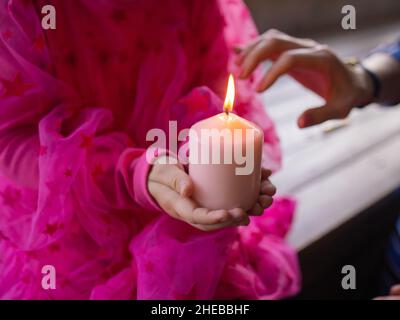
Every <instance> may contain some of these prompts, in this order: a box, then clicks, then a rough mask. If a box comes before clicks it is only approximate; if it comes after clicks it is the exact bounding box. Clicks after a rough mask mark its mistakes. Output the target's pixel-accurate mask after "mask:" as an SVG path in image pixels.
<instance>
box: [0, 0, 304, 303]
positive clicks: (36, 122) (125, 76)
mask: <svg viewBox="0 0 400 320" xmlns="http://www.w3.org/2000/svg"><path fill="white" fill-rule="evenodd" d="M48 4H51V5H53V6H55V8H56V10H57V29H56V30H47V31H44V30H43V29H42V28H41V17H42V15H41V8H42V6H44V5H48ZM256 35H257V33H256V29H255V27H254V25H253V23H252V21H251V17H250V16H249V13H248V11H247V9H246V8H245V6H244V5H243V3H242V2H241V1H235V0H225V1H223V0H220V1H217V0H215V1H214V0H206V1H205V0H192V1H187V0H163V1H159V0H141V1H139V0H138V1H123V0H74V1H69V0H32V1H29V0H0V298H2V299H277V298H283V297H287V296H290V295H293V294H295V293H296V292H297V291H298V290H299V285H300V276H299V269H298V263H297V258H296V254H295V252H294V251H293V250H292V249H291V248H290V247H289V246H287V245H286V244H285V243H284V240H283V238H284V236H285V234H286V232H287V231H288V229H289V227H290V224H291V220H292V215H293V212H294V203H293V201H292V200H290V199H289V198H277V199H276V200H275V203H274V204H273V206H272V207H271V208H269V209H268V210H266V211H265V214H264V215H263V216H262V217H259V218H253V220H252V223H251V224H250V226H248V227H240V228H230V229H224V230H219V231H216V232H210V233H207V232H202V231H199V230H196V229H194V228H192V227H191V226H189V225H187V224H185V223H184V222H181V221H177V220H174V219H172V218H171V217H169V216H168V215H167V214H166V213H165V212H162V210H160V209H159V207H158V205H157V204H156V203H154V201H153V199H152V198H151V196H150V195H149V194H148V191H147V189H146V179H147V174H148V172H149V169H150V166H149V164H148V163H147V162H146V157H145V150H146V148H147V147H148V146H149V144H150V143H151V142H146V133H147V132H148V130H150V129H152V128H163V129H167V128H168V121H169V120H176V121H178V125H179V127H180V128H188V127H189V126H191V125H192V124H193V123H195V122H196V121H198V120H200V119H203V118H205V117H208V116H211V115H214V114H216V113H217V112H220V108H221V105H222V104H221V98H223V96H224V94H225V89H226V81H227V76H228V73H229V72H233V73H235V74H236V73H237V70H236V68H235V65H234V63H233V54H232V46H233V45H240V44H244V43H247V42H248V41H250V39H252V38H254V37H255V36H256ZM237 86H238V88H237V104H236V106H235V108H236V112H237V113H238V114H239V115H241V116H243V117H245V118H247V119H249V120H251V121H254V122H256V123H258V124H259V125H260V126H261V127H262V128H263V130H264V133H265V149H264V164H265V165H266V166H267V167H269V168H272V169H274V170H277V169H278V168H279V163H280V157H281V155H280V150H279V143H278V138H277V136H276V134H275V131H274V126H273V123H272V122H271V120H270V119H269V118H268V117H267V115H266V114H265V113H264V110H263V106H262V104H261V103H260V102H259V101H258V100H257V98H256V96H255V93H254V91H253V89H252V88H253V79H250V80H249V81H239V82H238V83H237ZM45 265H53V266H54V267H55V269H56V289H55V290H44V289H43V288H42V286H41V280H42V277H43V274H42V267H43V266H45Z"/></svg>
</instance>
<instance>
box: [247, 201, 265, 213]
mask: <svg viewBox="0 0 400 320" xmlns="http://www.w3.org/2000/svg"><path fill="white" fill-rule="evenodd" d="M263 212H264V209H263V207H262V206H261V205H260V204H259V203H258V202H257V203H256V204H255V205H254V207H253V208H252V209H251V210H250V211H249V214H250V215H252V216H260V215H262V214H263Z"/></svg>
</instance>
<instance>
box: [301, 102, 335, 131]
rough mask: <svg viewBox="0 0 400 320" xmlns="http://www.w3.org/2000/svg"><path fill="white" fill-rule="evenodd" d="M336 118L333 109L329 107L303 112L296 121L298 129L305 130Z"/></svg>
mask: <svg viewBox="0 0 400 320" xmlns="http://www.w3.org/2000/svg"><path fill="white" fill-rule="evenodd" d="M336 118H338V116H337V114H336V113H335V111H334V108H333V107H331V106H330V105H324V106H322V107H317V108H311V109H308V110H306V111H304V112H303V114H302V115H301V116H300V117H299V119H298V121H297V125H298V126H299V128H307V127H310V126H313V125H317V124H320V123H323V122H325V121H327V120H331V119H336Z"/></svg>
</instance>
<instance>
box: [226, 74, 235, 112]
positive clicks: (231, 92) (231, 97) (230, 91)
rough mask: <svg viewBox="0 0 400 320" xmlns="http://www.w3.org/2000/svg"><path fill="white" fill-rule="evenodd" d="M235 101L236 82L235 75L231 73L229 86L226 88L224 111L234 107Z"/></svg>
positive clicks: (229, 110)
mask: <svg viewBox="0 0 400 320" xmlns="http://www.w3.org/2000/svg"><path fill="white" fill-rule="evenodd" d="M234 101H235V82H234V80H233V75H232V74H231V75H229V81H228V88H227V90H226V98H225V102H224V111H225V113H227V114H228V113H229V112H231V111H232V109H233V103H234Z"/></svg>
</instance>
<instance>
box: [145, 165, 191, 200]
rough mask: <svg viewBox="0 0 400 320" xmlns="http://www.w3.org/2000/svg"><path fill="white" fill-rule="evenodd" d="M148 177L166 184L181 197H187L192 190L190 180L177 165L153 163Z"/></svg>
mask: <svg viewBox="0 0 400 320" xmlns="http://www.w3.org/2000/svg"><path fill="white" fill-rule="evenodd" d="M150 179H151V180H153V181H155V182H158V183H161V184H164V185H166V186H168V187H169V188H171V189H173V190H175V191H176V192H178V193H179V194H180V195H181V196H182V197H189V196H190V195H191V194H192V192H193V183H192V180H191V179H190V177H189V175H188V174H187V173H186V172H185V171H184V170H183V168H182V167H180V166H179V165H174V164H155V165H154V168H153V170H152V174H151V176H150Z"/></svg>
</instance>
